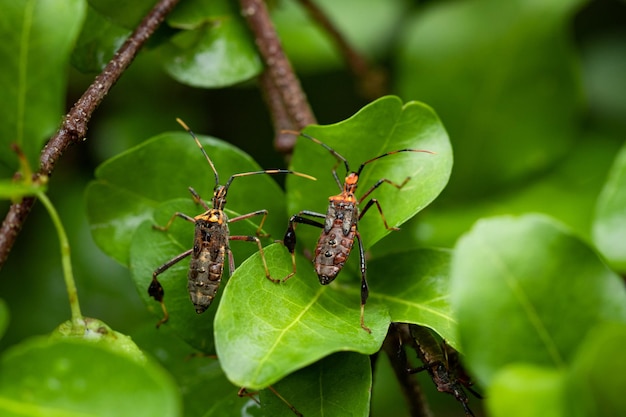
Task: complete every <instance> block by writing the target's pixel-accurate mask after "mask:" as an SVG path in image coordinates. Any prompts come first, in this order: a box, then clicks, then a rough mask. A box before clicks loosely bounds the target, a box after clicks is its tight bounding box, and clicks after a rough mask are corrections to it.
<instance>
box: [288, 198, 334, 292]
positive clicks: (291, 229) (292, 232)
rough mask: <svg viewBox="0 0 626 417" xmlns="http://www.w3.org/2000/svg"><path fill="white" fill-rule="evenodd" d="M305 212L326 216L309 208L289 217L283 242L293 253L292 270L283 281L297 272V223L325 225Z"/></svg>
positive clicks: (321, 216)
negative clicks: (310, 217) (308, 217)
mask: <svg viewBox="0 0 626 417" xmlns="http://www.w3.org/2000/svg"><path fill="white" fill-rule="evenodd" d="M304 214H306V215H308V216H312V217H318V218H325V217H326V216H325V215H324V214H321V213H316V212H314V211H308V210H303V211H301V212H300V213H298V214H294V215H293V216H291V218H290V219H289V225H288V226H287V231H286V232H285V236H284V237H283V242H282V243H283V245H285V247H286V248H287V250H288V251H289V253H290V254H291V265H292V271H291V272H290V273H289V275H287V276H286V277H285V278H283V279H282V280H281V281H282V282H285V281H287V280H288V279H289V278H291V277H292V276H294V275H295V274H296V224H297V223H302V224H308V225H309V226H315V227H319V228H323V227H324V225H323V224H322V223H320V222H317V221H315V220H311V219H307V218H306V217H302V215H304Z"/></svg>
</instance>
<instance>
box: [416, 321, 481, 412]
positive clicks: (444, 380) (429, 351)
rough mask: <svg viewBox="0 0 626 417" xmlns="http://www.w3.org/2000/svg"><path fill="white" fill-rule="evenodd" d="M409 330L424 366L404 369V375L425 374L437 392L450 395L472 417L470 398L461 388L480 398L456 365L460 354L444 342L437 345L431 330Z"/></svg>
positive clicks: (419, 327) (462, 370)
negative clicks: (426, 373) (428, 376)
mask: <svg viewBox="0 0 626 417" xmlns="http://www.w3.org/2000/svg"><path fill="white" fill-rule="evenodd" d="M409 329H410V332H411V338H412V339H413V341H414V342H415V345H414V347H415V350H416V351H417V355H418V357H419V358H420V360H421V361H422V362H423V363H424V365H423V366H420V367H418V368H412V369H407V372H409V373H411V374H414V373H417V372H421V371H424V370H425V371H427V372H428V374H429V375H430V377H431V379H432V380H433V382H434V383H435V386H436V387H437V391H439V392H447V393H448V394H451V395H453V396H454V398H456V399H457V401H459V402H460V403H461V405H462V406H463V410H465V415H466V416H472V417H473V416H474V413H472V410H470V408H469V405H468V403H469V398H468V397H467V394H465V391H464V390H463V387H465V388H466V389H467V390H468V391H469V392H471V393H472V394H473V395H474V396H476V397H477V398H482V396H481V395H480V394H478V393H477V392H476V391H474V390H473V389H472V388H471V385H472V382H471V380H470V378H469V376H468V375H467V373H466V372H465V370H464V369H463V367H462V366H461V363H460V362H459V353H458V352H457V351H456V350H454V349H453V348H452V347H451V346H449V345H448V344H447V343H446V342H445V341H443V342H442V343H438V342H437V340H436V339H435V337H434V336H433V335H432V333H431V332H430V330H428V329H427V328H425V327H422V326H417V325H415V324H410V325H409Z"/></svg>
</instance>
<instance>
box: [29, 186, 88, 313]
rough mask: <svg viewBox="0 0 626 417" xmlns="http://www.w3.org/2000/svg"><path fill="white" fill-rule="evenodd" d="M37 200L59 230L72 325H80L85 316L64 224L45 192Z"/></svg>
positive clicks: (40, 193) (39, 194) (38, 194)
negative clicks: (80, 302)
mask: <svg viewBox="0 0 626 417" xmlns="http://www.w3.org/2000/svg"><path fill="white" fill-rule="evenodd" d="M37 198H38V199H39V200H40V201H41V203H42V204H43V205H44V206H45V207H46V210H48V214H50V218H51V219H52V223H53V224H54V227H55V228H56V229H57V235H58V236H59V244H60V246H61V263H62V265H63V278H64V279H65V287H66V289H67V295H68V297H69V301H70V311H71V314H72V324H79V323H82V321H83V315H82V314H81V312H80V304H79V302H78V291H77V290H76V282H75V281H74V274H73V272H72V258H71V255H70V242H69V240H68V238H67V234H66V233H65V229H64V228H63V223H61V219H60V218H59V214H58V213H57V211H56V209H55V208H54V205H53V204H52V202H51V201H50V199H49V198H48V196H47V195H46V194H45V193H44V192H41V191H40V192H38V193H37Z"/></svg>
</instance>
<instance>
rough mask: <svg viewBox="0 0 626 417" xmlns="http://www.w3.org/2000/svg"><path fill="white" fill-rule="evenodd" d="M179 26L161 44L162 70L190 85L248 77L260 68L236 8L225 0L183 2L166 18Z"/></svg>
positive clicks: (214, 84)
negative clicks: (178, 31) (175, 31)
mask: <svg viewBox="0 0 626 417" xmlns="http://www.w3.org/2000/svg"><path fill="white" fill-rule="evenodd" d="M168 23H169V24H170V25H171V26H172V27H174V28H178V29H183V30H182V31H181V32H180V33H178V34H176V35H174V36H173V37H172V38H171V39H170V40H169V42H168V43H167V44H166V45H164V46H163V48H162V53H163V58H164V67H165V70H166V71H167V72H168V73H169V74H170V75H171V76H172V77H174V78H175V79H176V80H178V81H180V82H182V83H185V84H187V85H191V86H194V87H205V88H216V87H224V86H228V85H232V84H235V83H238V82H241V81H245V80H248V79H250V78H252V77H253V76H255V75H257V74H258V73H259V72H260V71H261V68H262V65H261V61H260V59H259V58H258V56H257V52H256V47H255V46H254V43H253V42H252V40H251V39H250V36H249V34H248V31H247V28H246V26H245V23H244V22H243V19H242V17H241V16H240V13H239V11H238V10H237V9H236V8H235V7H234V6H233V5H232V4H231V2H229V1H227V0H219V1H214V0H201V1H194V2H183V3H181V4H180V6H179V7H177V8H176V9H175V11H174V13H173V14H172V16H170V17H169V18H168Z"/></svg>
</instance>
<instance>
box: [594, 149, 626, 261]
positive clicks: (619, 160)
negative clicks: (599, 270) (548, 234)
mask: <svg viewBox="0 0 626 417" xmlns="http://www.w3.org/2000/svg"><path fill="white" fill-rule="evenodd" d="M625 235H626V146H624V147H622V149H621V150H620V152H619V154H618V155H617V157H616V158H615V161H614V162H613V167H612V168H611V171H610V173H609V178H608V179H607V181H606V184H605V185H604V187H603V188H602V193H601V194H600V197H598V201H597V205H596V215H595V220H594V223H593V238H594V242H595V244H596V246H597V247H598V249H599V250H600V251H601V252H602V254H603V255H604V256H605V257H606V259H607V260H608V262H609V263H610V264H611V265H612V266H613V267H615V268H617V269H618V270H620V271H626V244H625V243H624V236H625Z"/></svg>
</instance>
